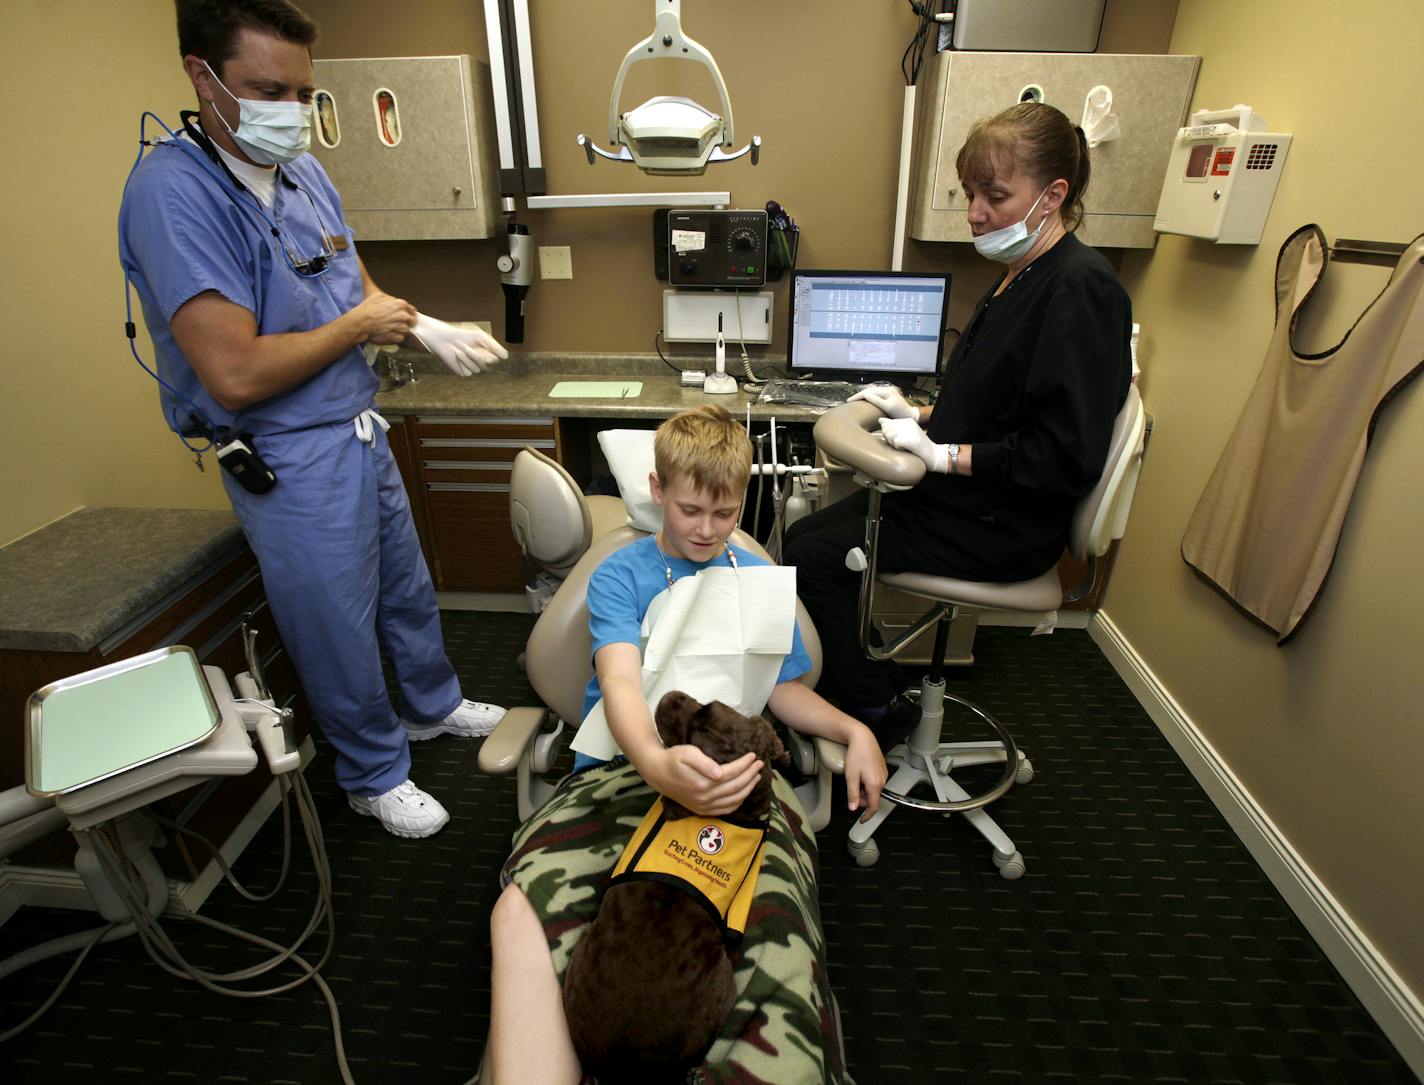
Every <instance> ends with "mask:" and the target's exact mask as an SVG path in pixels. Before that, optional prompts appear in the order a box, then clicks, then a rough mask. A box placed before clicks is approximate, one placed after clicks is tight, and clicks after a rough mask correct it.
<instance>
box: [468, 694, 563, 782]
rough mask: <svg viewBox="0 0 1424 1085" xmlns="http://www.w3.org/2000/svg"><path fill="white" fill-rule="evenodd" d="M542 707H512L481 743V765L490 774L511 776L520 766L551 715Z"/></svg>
mask: <svg viewBox="0 0 1424 1085" xmlns="http://www.w3.org/2000/svg"><path fill="white" fill-rule="evenodd" d="M548 714H549V713H548V710H547V709H543V708H528V707H526V708H511V709H510V710H509V711H508V712H506V713H505V714H504V718H503V719H501V720H500V721H499V723H498V724H497V725H496V726H495V729H494V730H493V731H491V732H490V733H489V735H488V736H487V737H486V738H485V740H484V741H483V742H482V743H480V755H479V758H478V764H479V768H480V771H481V772H483V773H484V774H485V775H487V776H508V775H509V774H510V773H512V772H513V771H514V770H515V769H516V768H518V767H519V759H520V757H522V756H523V755H524V751H525V750H527V749H529V745H530V743H532V742H533V741H534V739H535V737H536V736H537V735H538V734H539V728H540V727H541V726H543V723H544V720H545V719H546V718H547V717H548Z"/></svg>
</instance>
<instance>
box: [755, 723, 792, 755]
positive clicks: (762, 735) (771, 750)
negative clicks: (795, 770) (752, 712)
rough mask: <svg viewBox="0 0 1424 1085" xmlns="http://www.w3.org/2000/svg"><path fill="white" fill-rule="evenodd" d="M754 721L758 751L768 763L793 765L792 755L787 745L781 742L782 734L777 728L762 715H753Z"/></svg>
mask: <svg viewBox="0 0 1424 1085" xmlns="http://www.w3.org/2000/svg"><path fill="white" fill-rule="evenodd" d="M752 723H753V724H755V726H756V735H757V753H758V754H759V755H760V757H761V759H762V760H763V761H765V762H766V763H767V764H768V765H772V764H775V765H780V766H781V767H782V768H787V767H789V766H790V765H791V755H790V754H789V753H787V752H786V747H785V746H783V745H782V744H781V736H780V735H778V734H777V733H776V728H774V727H772V725H771V724H770V723H768V722H767V721H766V720H765V719H763V718H762V717H761V716H753V717H752Z"/></svg>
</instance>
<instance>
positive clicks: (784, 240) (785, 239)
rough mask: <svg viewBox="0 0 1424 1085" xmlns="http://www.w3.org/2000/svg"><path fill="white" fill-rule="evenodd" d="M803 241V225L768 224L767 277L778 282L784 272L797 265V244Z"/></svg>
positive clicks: (770, 280)
mask: <svg viewBox="0 0 1424 1085" xmlns="http://www.w3.org/2000/svg"><path fill="white" fill-rule="evenodd" d="M800 241H801V227H799V226H796V225H794V224H791V225H788V226H786V227H780V226H775V225H768V226H767V231H766V248H767V261H766V278H767V281H768V282H776V281H777V280H778V279H780V278H781V276H782V273H783V272H785V271H788V270H789V269H791V268H794V267H795V266H796V246H797V245H798V244H799V242H800Z"/></svg>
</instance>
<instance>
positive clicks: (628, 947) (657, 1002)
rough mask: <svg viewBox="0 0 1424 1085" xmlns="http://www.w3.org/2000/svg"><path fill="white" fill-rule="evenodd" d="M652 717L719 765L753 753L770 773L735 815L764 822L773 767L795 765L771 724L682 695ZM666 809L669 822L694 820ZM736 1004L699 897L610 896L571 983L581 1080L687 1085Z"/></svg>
mask: <svg viewBox="0 0 1424 1085" xmlns="http://www.w3.org/2000/svg"><path fill="white" fill-rule="evenodd" d="M654 718H655V720H656V721H657V725H658V733H659V734H660V735H661V736H662V740H663V743H664V745H667V746H679V745H684V744H690V745H693V746H696V747H697V748H698V749H700V750H702V752H703V753H705V754H707V756H708V757H710V758H712V759H713V760H714V761H716V762H718V763H719V764H725V763H726V762H728V761H734V760H736V759H737V758H738V757H741V756H742V755H743V754H744V753H746V752H747V751H749V750H750V751H752V752H754V753H755V754H756V755H757V757H758V758H760V759H761V760H762V761H763V762H764V763H765V766H766V767H765V768H764V769H763V770H762V774H761V779H760V780H759V781H758V782H757V784H756V786H755V787H753V788H752V791H751V794H750V795H748V796H747V798H746V801H745V802H743V803H742V805H741V806H740V807H739V808H738V809H737V810H736V811H735V812H734V814H732V815H731V817H733V818H737V819H743V818H763V817H765V816H766V814H767V811H768V810H770V808H771V765H772V763H773V762H775V763H778V764H782V765H787V764H790V757H789V756H788V755H787V753H786V749H785V747H783V746H782V744H781V740H780V739H779V738H778V737H777V736H776V732H775V731H774V730H772V727H771V724H769V723H768V722H767V721H766V720H764V719H762V718H761V717H760V716H750V717H749V716H743V715H742V714H741V713H739V712H737V711H735V710H734V709H731V708H728V707H727V706H726V705H724V704H722V703H721V702H720V701H713V702H712V703H711V704H708V705H702V704H699V703H698V702H697V701H695V700H693V699H692V698H691V697H689V696H687V695H686V694H685V693H677V692H673V693H669V694H667V695H666V696H665V697H663V699H662V700H661V701H660V702H659V703H658V708H657V712H656V713H655V715H654ZM663 804H664V809H665V811H666V813H667V817H668V818H669V819H673V818H683V817H697V816H698V815H696V814H693V813H692V812H691V811H690V810H687V809H686V808H684V807H682V806H680V805H678V804H677V803H674V802H672V801H671V800H670V799H666V798H664V799H663ZM735 998H736V990H735V988H734V987H733V984H732V962H731V960H730V958H729V957H728V956H727V948H726V943H725V942H724V941H723V935H722V929H721V926H720V925H719V923H718V922H717V921H716V920H715V919H713V918H712V916H711V915H710V914H709V912H708V909H707V907H706V906H705V904H704V903H703V902H702V901H700V900H699V899H698V898H697V897H695V896H694V895H692V894H691V893H689V892H687V891H686V890H684V889H680V888H677V887H676V886H673V885H665V884H663V883H661V882H658V881H634V882H626V883H625V882H620V883H619V884H617V885H613V886H610V887H609V888H608V890H607V891H606V892H605V893H604V896H603V904H602V907H601V908H600V910H599V913H598V918H597V919H595V920H594V921H593V923H592V924H591V925H590V926H589V928H588V930H586V931H585V932H584V934H583V937H582V938H580V940H579V943H578V945H577V946H576V947H575V948H574V953H573V957H572V958H571V959H570V961H569V966H568V969H567V970H566V972H565V973H564V1012H565V1014H566V1016H567V1018H568V1023H569V1033H570V1035H571V1036H572V1038H573V1043H574V1049H575V1050H576V1051H577V1052H578V1055H579V1058H580V1060H582V1062H583V1067H584V1070H585V1072H587V1073H591V1074H595V1075H597V1077H598V1078H599V1080H600V1081H603V1082H609V1083H612V1082H618V1083H620V1085H623V1083H635V1085H654V1083H663V1082H681V1081H684V1080H685V1079H686V1077H687V1073H688V1071H689V1070H690V1069H692V1068H693V1067H695V1066H697V1065H698V1064H699V1063H701V1062H702V1060H703V1059H704V1058H705V1057H706V1054H707V1050H708V1048H710V1047H711V1046H712V1041H713V1040H714V1039H715V1038H716V1035H717V1030H718V1029H719V1028H720V1027H721V1025H722V1022H723V1021H725V1020H726V1017H727V1014H728V1012H730V1010H731V1008H732V1003H733V1001H734V1000H735Z"/></svg>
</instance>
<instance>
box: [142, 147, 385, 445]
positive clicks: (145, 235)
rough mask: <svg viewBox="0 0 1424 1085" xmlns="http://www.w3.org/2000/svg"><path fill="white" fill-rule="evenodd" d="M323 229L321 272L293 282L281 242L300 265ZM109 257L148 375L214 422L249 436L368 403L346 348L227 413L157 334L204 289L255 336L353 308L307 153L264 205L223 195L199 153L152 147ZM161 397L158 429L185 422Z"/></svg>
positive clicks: (364, 372) (337, 204) (336, 202)
mask: <svg viewBox="0 0 1424 1085" xmlns="http://www.w3.org/2000/svg"><path fill="white" fill-rule="evenodd" d="M264 215H265V216H266V218H264ZM268 218H270V219H274V220H275V221H276V223H277V225H278V227H279V236H278V237H273V236H272V231H271V227H270V226H269V225H268V224H267V219H268ZM323 230H324V231H325V232H326V233H327V234H328V235H330V236H331V237H332V238H334V239H336V240H335V244H334V245H333V246H332V247H333V248H334V249H335V256H334V257H333V258H332V260H331V264H330V270H329V271H327V272H326V273H325V274H323V275H320V276H317V277H308V276H302V275H298V274H297V273H296V272H295V271H293V270H292V268H291V267H290V266H289V265H288V263H287V260H286V258H285V257H284V256H283V254H282V248H283V246H285V248H286V249H287V251H288V252H289V253H290V254H291V257H292V260H293V262H294V263H297V264H301V263H303V262H304V261H307V260H310V259H311V258H312V257H313V256H316V255H318V254H320V253H321V252H322V251H323V245H322V238H321V235H322V232H323ZM119 259H120V262H121V263H122V264H123V267H124V271H125V272H126V273H127V274H128V275H129V277H130V278H131V279H132V280H133V284H134V288H135V290H136V291H137V292H138V296H139V301H140V302H141V303H142V305H143V315H144V321H145V323H147V325H148V330H149V334H150V335H151V336H152V338H153V347H154V353H155V354H156V356H157V364H156V366H155V368H156V369H157V371H158V373H159V375H160V376H161V377H162V378H163V379H164V380H165V381H167V382H168V384H170V385H171V386H172V387H173V388H175V389H176V390H177V391H178V393H179V394H180V395H181V396H182V397H185V398H186V399H188V400H191V401H192V402H193V403H194V404H196V405H197V406H198V407H199V408H201V410H202V411H203V413H204V414H206V415H207V417H208V418H209V419H210V420H211V421H212V422H213V423H214V424H215V425H218V426H228V427H230V428H232V429H234V430H237V431H240V432H248V433H252V434H254V435H257V436H260V435H262V434H264V433H281V432H284V431H287V430H296V429H306V428H307V427H310V426H318V425H324V424H326V423H330V422H346V421H349V420H350V419H352V418H354V417H355V416H356V415H358V414H360V413H361V412H362V411H363V410H365V409H366V408H368V407H370V406H371V403H372V397H373V396H374V395H375V392H376V388H377V386H378V384H379V381H378V379H377V377H376V376H375V374H374V373H372V372H371V368H370V366H368V365H366V360H365V355H364V354H363V353H362V351H361V348H360V347H353V348H352V349H351V350H349V351H347V352H346V353H345V354H344V355H342V356H341V357H340V358H338V359H336V360H335V361H334V362H332V363H331V364H330V365H328V366H326V367H325V368H324V369H322V370H321V371H320V372H318V373H315V374H313V375H312V376H311V377H309V378H308V379H307V380H305V381H303V382H302V383H301V384H298V385H296V386H295V387H294V388H289V389H287V390H286V391H284V392H280V393H278V394H277V395H275V396H272V397H270V398H268V399H265V400H263V401H261V402H260V403H254V404H252V405H251V406H248V407H244V408H243V409H242V410H240V411H237V412H236V413H234V412H231V411H228V410H226V409H224V408H223V407H221V406H219V404H218V403H217V401H216V400H214V399H213V398H212V396H210V395H208V393H207V391H206V390H205V389H204V388H203V386H202V384H201V383H200V382H199V380H198V377H197V374H196V373H194V372H193V369H192V367H191V366H189V364H188V360H187V359H186V358H185V357H184V356H183V352H182V351H181V350H180V349H179V347H178V343H177V341H176V340H175V339H174V338H173V332H172V329H171V328H170V326H169V322H170V321H171V320H172V319H173V314H174V313H176V312H177V311H178V309H179V308H180V307H181V306H182V305H183V303H184V302H186V301H188V300H189V299H191V298H194V297H196V296H197V295H198V294H201V293H203V292H204V291H207V290H213V291H216V292H217V293H219V294H221V295H222V296H223V297H224V298H226V299H227V300H228V301H230V302H232V303H233V304H235V305H240V306H242V307H243V308H244V309H247V310H248V311H249V312H251V313H252V314H253V315H254V316H255V317H256V320H257V334H258V335H272V334H276V333H281V332H306V331H311V330H312V329H313V328H318V327H321V326H322V325H323V324H328V323H330V322H331V321H333V320H335V319H336V318H337V317H339V316H341V315H342V314H343V313H345V312H347V311H349V310H350V309H353V308H355V307H356V306H357V305H359V304H360V302H361V300H362V298H363V297H364V289H363V286H362V282H361V268H360V265H359V263H358V262H357V259H356V244H355V240H354V237H353V235H352V232H351V228H350V227H349V226H348V225H347V224H346V220H345V217H344V216H343V214H342V210H341V199H340V197H339V196H338V195H337V194H336V189H335V188H333V187H332V184H331V181H330V180H328V179H327V176H326V171H325V170H323V169H322V168H321V164H320V163H318V162H317V160H316V159H315V158H313V157H312V156H311V155H309V154H304V155H302V156H301V157H300V158H298V159H297V160H296V161H295V162H292V163H290V164H288V165H285V166H282V167H280V169H279V173H278V179H277V184H276V192H275V204H274V206H273V207H272V208H266V209H264V208H261V205H260V204H259V202H258V200H257V198H256V197H255V196H253V195H252V194H251V193H250V192H245V191H238V190H237V189H235V188H234V187H233V184H232V181H231V180H230V179H229V178H228V177H227V176H226V175H225V174H224V173H223V171H222V168H221V167H220V166H218V164H217V163H215V162H213V161H212V160H211V159H209V158H208V157H207V155H206V154H205V153H204V152H203V150H202V148H200V147H198V146H196V145H194V144H193V143H191V142H189V141H188V140H187V139H180V140H176V141H169V142H164V143H161V144H159V145H158V146H156V147H154V148H153V149H152V150H151V151H149V153H148V154H147V155H145V156H144V159H143V161H142V162H140V163H139V166H138V168H137V169H136V170H135V171H134V174H133V177H132V178H131V179H130V180H129V183H128V187H127V188H126V189H125V191H124V199H123V205H122V206H121V208H120V210H119ZM161 398H162V401H163V416H164V421H165V422H167V423H168V424H169V425H170V427H172V428H174V429H181V428H183V427H184V426H186V425H187V424H188V415H189V413H191V411H192V408H190V407H189V406H188V405H187V404H186V403H184V402H183V400H182V399H179V398H176V397H175V396H174V395H173V394H172V393H170V392H169V391H168V390H167V389H163V390H162V391H161ZM175 409H176V411H177V423H178V424H177V425H176V426H175V425H174V411H175Z"/></svg>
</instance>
